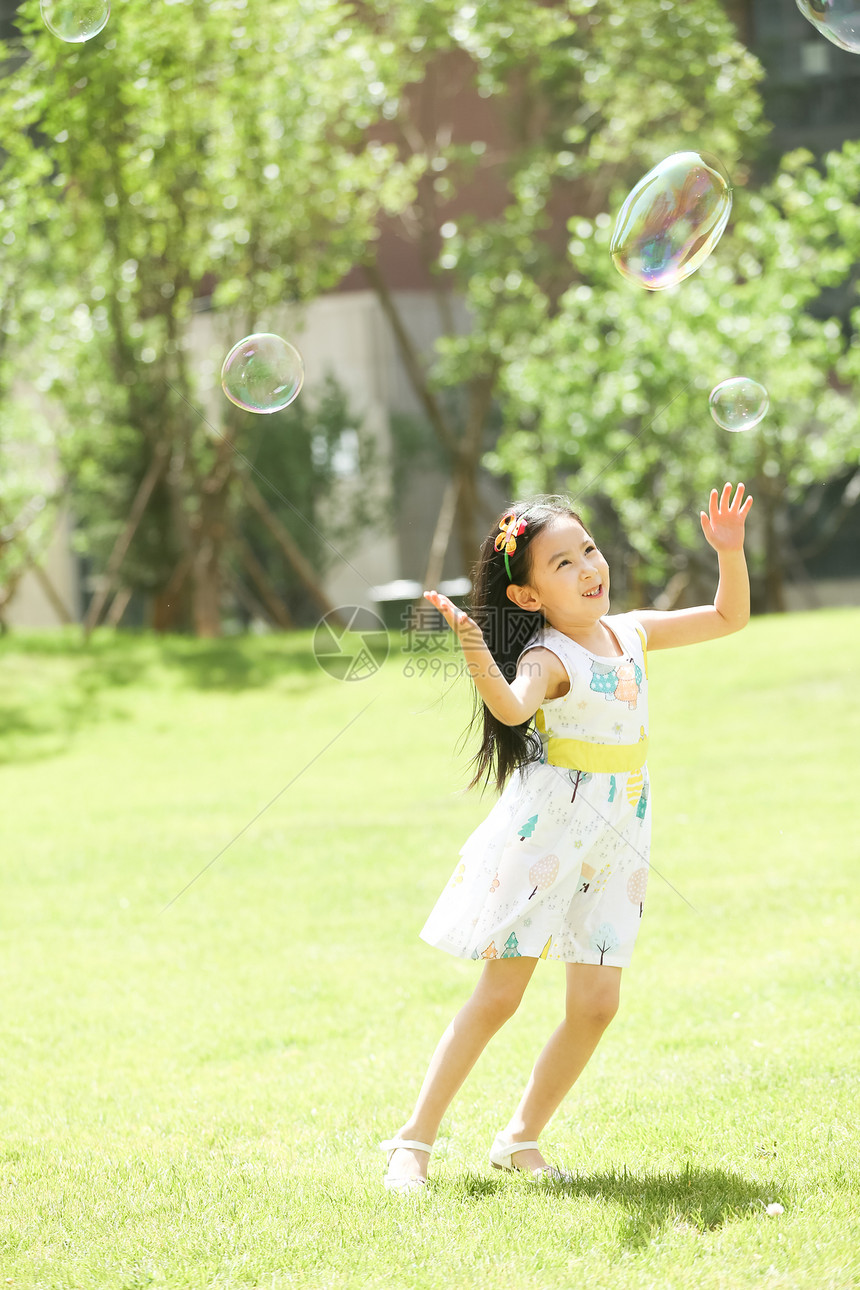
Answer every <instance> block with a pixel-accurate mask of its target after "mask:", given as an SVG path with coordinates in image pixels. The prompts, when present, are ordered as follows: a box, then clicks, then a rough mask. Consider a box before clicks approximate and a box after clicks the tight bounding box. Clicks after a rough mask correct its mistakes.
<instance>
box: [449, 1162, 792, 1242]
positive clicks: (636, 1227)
mask: <svg viewBox="0 0 860 1290" xmlns="http://www.w3.org/2000/svg"><path fill="white" fill-rule="evenodd" d="M511 1183H513V1185H514V1187H523V1186H524V1187H526V1188H528V1189H529V1190H531V1189H532V1187H533V1186H535V1185H536V1186H538V1187H539V1188H540V1190H541V1191H542V1192H543V1193H544V1194H546V1195H548V1196H552V1197H553V1198H555V1199H556V1200H557V1201H558V1202H559V1204H563V1203H564V1201H565V1200H566V1199H567V1198H568V1197H576V1198H578V1199H581V1198H583V1197H589V1198H590V1199H592V1200H596V1201H609V1202H610V1203H611V1204H612V1205H614V1206H616V1207H617V1208H618V1209H619V1210H620V1212H621V1223H622V1230H621V1243H622V1244H623V1245H625V1246H627V1247H629V1248H639V1247H641V1246H645V1245H648V1244H649V1243H650V1241H651V1240H652V1239H653V1237H654V1235H655V1233H657V1232H659V1231H661V1230H663V1229H665V1228H666V1227H667V1226H674V1227H676V1228H680V1229H682V1230H693V1231H698V1232H705V1231H708V1230H713V1229H714V1228H718V1227H721V1226H722V1225H723V1224H724V1223H726V1222H729V1221H731V1220H732V1219H735V1218H740V1217H741V1216H743V1215H744V1214H747V1213H749V1211H750V1209H754V1210H760V1211H761V1212H762V1213H763V1212H764V1207H765V1206H766V1205H768V1204H770V1203H771V1201H774V1200H776V1199H777V1198H778V1195H779V1189H778V1187H777V1186H776V1184H775V1183H767V1182H754V1181H753V1180H752V1179H749V1178H744V1177H742V1176H741V1175H740V1174H737V1173H734V1172H732V1171H731V1170H728V1169H698V1168H694V1167H693V1166H691V1165H688V1166H687V1167H686V1168H684V1169H682V1170H679V1171H678V1172H677V1173H655V1174H649V1173H631V1172H630V1171H629V1170H627V1169H626V1168H625V1169H621V1170H614V1169H611V1170H607V1171H605V1172H603V1173H593V1174H584V1175H582V1176H580V1177H576V1178H574V1179H573V1181H572V1182H569V1183H565V1182H555V1181H552V1182H549V1181H548V1182H539V1183H537V1184H533V1183H532V1181H531V1179H527V1178H523V1179H518V1178H517V1179H513V1178H511V1179H505V1178H500V1179H495V1178H487V1177H482V1176H479V1175H477V1174H466V1175H464V1176H461V1177H460V1178H458V1179H456V1181H455V1182H454V1186H455V1187H456V1189H457V1192H458V1194H459V1195H462V1196H463V1198H464V1199H470V1198H472V1199H475V1200H477V1199H480V1198H481V1197H483V1196H491V1195H495V1194H496V1193H497V1192H499V1191H500V1190H501V1189H502V1188H505V1187H509V1186H510V1185H511Z"/></svg>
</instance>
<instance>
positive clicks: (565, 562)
mask: <svg viewBox="0 0 860 1290" xmlns="http://www.w3.org/2000/svg"><path fill="white" fill-rule="evenodd" d="M563 564H570V561H569V560H561V561H559V566H558V567H559V569H560V568H561V566H562V565H563Z"/></svg>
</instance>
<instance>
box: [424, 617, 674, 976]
mask: <svg viewBox="0 0 860 1290" xmlns="http://www.w3.org/2000/svg"><path fill="white" fill-rule="evenodd" d="M602 621H603V623H604V624H605V626H607V627H608V628H610V630H611V631H612V633H613V634H614V636H615V638H616V640H617V641H618V643H619V645H620V647H621V650H622V654H621V656H613V657H605V656H603V655H598V654H592V653H591V651H590V650H587V649H585V648H583V646H582V645H578V644H577V643H576V642H575V641H572V640H571V639H570V637H568V636H565V635H564V633H563V632H560V631H557V630H556V629H555V628H554V627H549V626H547V627H544V628H543V629H542V630H541V631H540V633H539V634H538V636H537V637H536V638H535V640H533V641H532V642H531V643H530V644H529V645H528V646H526V649H525V650H523V651H522V653H521V654H520V658H522V656H523V654H525V653H527V651H528V650H529V649H534V648H535V647H536V646H539V645H542V646H544V647H545V648H547V649H550V650H552V652H553V653H554V654H556V655H557V656H558V658H559V659H560V660H561V662H562V663H563V665H564V668H565V671H566V672H567V675H568V678H569V680H570V689H569V690H568V692H567V693H566V694H565V695H563V696H562V697H561V698H559V699H551V700H544V702H543V704H542V705H541V707H540V708H539V709H538V711H537V713H536V714H535V728H536V730H537V731H538V733H539V734H540V738H541V744H542V752H541V759H540V761H534V762H529V763H526V764H525V765H522V766H520V767H519V768H518V769H517V770H516V771H514V773H513V775H512V776H511V778H510V779H509V780H508V781H507V783H506V784H505V788H504V791H503V792H502V794H501V796H500V797H499V799H498V801H497V802H496V804H495V806H494V807H493V808H492V810H491V811H490V813H489V815H488V816H487V817H486V819H485V820H484V821H483V822H482V823H481V824H479V825H478V827H477V829H475V831H474V832H473V833H472V834H471V836H470V837H469V838H468V839H467V840H466V842H465V843H464V844H463V846H462V847H461V848H460V862H459V863H458V864H457V866H456V868H455V870H454V873H453V874H452V876H451V880H450V882H449V883H448V884H447V886H446V887H445V889H444V890H443V892H442V894H441V895H440V897H439V899H438V900H437V902H436V905H435V906H434V908H433V910H432V911H431V913H430V916H429V918H428V919H427V922H426V923H425V925H424V927H423V929H422V930H421V932H420V936H421V939H422V940H424V941H426V942H427V943H428V944H429V945H433V946H435V947H436V948H438V949H441V950H445V951H447V953H449V954H454V955H456V956H457V957H458V958H473V959H490V958H514V957H518V956H523V955H524V956H529V957H534V958H543V959H563V960H564V961H565V962H567V963H595V964H606V965H608V966H611V967H626V965H627V964H628V963H629V962H630V958H631V955H632V953H633V946H634V943H635V941H636V935H637V933H638V931H639V923H640V919H641V917H642V911H643V906H644V902H645V890H646V887H647V883H648V853H649V846H650V836H651V802H650V786H649V781H648V768H647V763H646V760H645V759H646V755H647V748H648V695H647V688H648V678H647V656H646V651H645V637H644V633H643V631H642V628H641V627H639V626H638V624H637V623H636V621H635V619H634V617H633V615H632V614H617V615H610V616H607V617H606V618H604V619H602Z"/></svg>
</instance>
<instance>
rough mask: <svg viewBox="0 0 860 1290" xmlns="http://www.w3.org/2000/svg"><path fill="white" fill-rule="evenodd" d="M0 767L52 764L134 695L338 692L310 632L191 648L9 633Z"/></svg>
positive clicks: (2, 652)
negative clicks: (277, 687) (138, 690)
mask: <svg viewBox="0 0 860 1290" xmlns="http://www.w3.org/2000/svg"><path fill="white" fill-rule="evenodd" d="M5 660H8V661H9V663H10V665H12V669H11V670H10V671H9V672H8V675H9V684H8V688H5V689H4V687H3V684H2V677H0V763H3V762H12V761H15V762H20V761H32V760H37V759H39V758H42V757H50V756H54V755H56V754H58V753H60V752H62V751H64V749H65V748H66V747H67V746H68V744H69V742H70V740H71V739H72V738H73V737H74V735H75V734H76V733H77V732H78V731H79V730H81V729H84V728H86V727H88V726H92V725H94V724H97V723H99V722H100V721H103V720H122V719H123V717H125V716H127V715H130V714H127V713H126V712H125V710H124V707H123V699H122V694H123V691H124V690H127V689H128V688H130V687H135V686H136V687H141V686H142V687H146V686H147V685H151V686H154V687H160V686H163V685H164V684H165V683H167V684H168V685H170V684H176V683H177V682H178V684H179V686H180V687H182V688H188V689H195V690H200V691H227V692H230V693H239V692H242V691H248V690H253V689H263V688H265V687H267V686H269V685H272V684H275V683H278V682H281V683H284V682H286V684H287V685H288V686H289V685H292V686H294V687H298V688H301V689H302V690H303V691H304V690H307V689H308V688H310V687H314V686H332V685H339V684H342V682H340V681H338V680H336V679H335V678H333V677H332V676H330V675H327V674H326V672H324V671H323V669H322V667H321V666H320V664H319V663H318V662H317V660H316V658H315V656H314V652H313V631H312V630H302V631H297V632H284V633H279V634H272V635H271V636H266V637H252V636H240V637H227V638H222V639H218V640H197V639H195V638H193V637H185V636H157V635H156V634H154V633H152V632H122V633H119V632H114V631H112V630H110V629H100V630H98V631H96V632H94V633H93V635H92V637H91V638H90V640H89V641H88V642H87V641H85V640H84V638H83V635H82V633H81V630H80V628H67V629H60V630H56V631H50V632H47V631H46V632H26V633H24V632H22V633H12V634H10V635H8V636H6V637H3V638H0V669H2V668H3V664H4V661H5Z"/></svg>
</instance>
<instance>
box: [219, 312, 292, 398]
mask: <svg viewBox="0 0 860 1290" xmlns="http://www.w3.org/2000/svg"><path fill="white" fill-rule="evenodd" d="M304 379H305V365H304V362H303V360H302V356H301V354H300V353H299V351H298V350H297V349H296V348H295V347H294V346H293V345H291V344H290V343H289V342H288V341H286V340H283V339H282V338H281V337H280V336H276V335H274V334H273V333H272V332H255V333H254V334H253V335H251V336H246V337H245V338H244V340H240V341H239V342H238V343H237V344H235V345H234V346H233V348H232V349H231V350H230V352H229V354H228V355H227V357H226V358H225V359H224V363H223V365H222V367H221V386H222V388H223V390H224V393H225V394H226V395H227V398H228V399H230V401H231V403H235V404H236V406H237V407H239V408H244V409H245V411H246V412H264V413H269V412H280V411H281V410H282V409H283V408H286V407H289V405H290V404H291V403H292V402H293V400H294V399H295V398H296V397H297V395H298V393H299V391H300V390H301V388H302V385H303V384H304Z"/></svg>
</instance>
